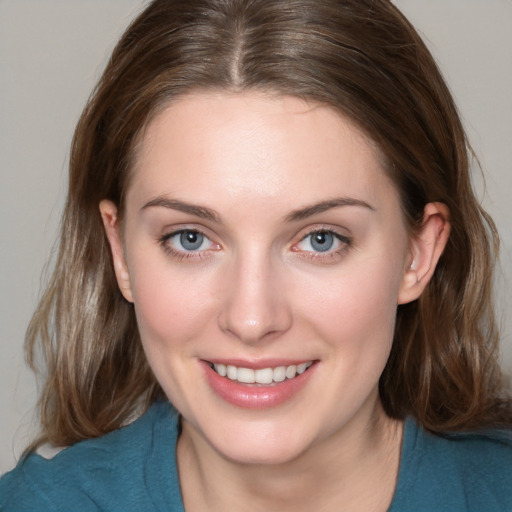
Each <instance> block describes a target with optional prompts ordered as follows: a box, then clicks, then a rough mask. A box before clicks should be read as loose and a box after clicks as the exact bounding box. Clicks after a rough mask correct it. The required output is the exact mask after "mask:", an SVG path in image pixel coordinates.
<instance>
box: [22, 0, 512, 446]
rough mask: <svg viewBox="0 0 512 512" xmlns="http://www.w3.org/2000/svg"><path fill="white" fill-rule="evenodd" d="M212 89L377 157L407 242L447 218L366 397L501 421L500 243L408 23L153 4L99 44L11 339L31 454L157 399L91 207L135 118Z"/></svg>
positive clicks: (222, 3)
mask: <svg viewBox="0 0 512 512" xmlns="http://www.w3.org/2000/svg"><path fill="white" fill-rule="evenodd" d="M212 89H213V90H229V91H232V92H243V91H251V90H260V91H261V90H263V91H271V92H274V93H277V94H282V95H292V96H297V97H300V98H305V99H308V100H312V101H317V102H320V103H322V104H325V105H329V106H331V107H332V108H334V109H336V110H337V111H338V112H339V113H340V114H341V115H343V116H346V117H347V118H349V119H351V120H352V121H353V122H355V123H356V124H357V125H358V126H359V127H360V128H361V129H362V130H363V132H364V133H365V134H366V135H367V136H368V137H369V138H370V139H371V140H373V141H374V143H375V144H376V145H377V146H378V147H379V149H380V151H381V153H382V154H383V155H384V160H385V162H384V163H383V167H384V171H385V172H386V173H388V175H389V176H390V177H391V179H392V180H393V182H394V184H395V186H396V187H397V190H398V191H399V194H400V198H401V204H402V208H403V212H404V217H405V219H406V222H407V225H408V228H409V230H410V232H411V234H412V235H413V234H414V232H415V231H416V230H417V229H418V228H419V226H420V225H421V221H422V216H423V209H424V206H425V205H426V204H427V203H428V202H431V201H440V202H443V203H445V204H446V205H447V206H448V208H449V209H450V222H451V226H452V229H451V236H450V240H449V242H448V245H447V247H446V250H445V252H444V254H443V255H442V257H441V260H440V262H439V264H438V267H437V269H436V272H435V274H434V276H433V278H432V280H431V282H430V283H429V285H428V287H427V289H426V290H425V292H424V293H423V295H422V296H421V297H420V299H419V300H417V301H415V302H413V303H411V304H407V305H403V306H400V307H399V308H398V311H397V322H396V334H395V339H394V343H393V348H392V352H391V355H390V358H389V361H388V364H387V366H386V368H385V370H384V373H383V375H382V377H381V379H380V396H381V400H382V403H383V404H384V408H385V410H386V412H387V414H388V415H390V416H392V417H396V418H403V417H405V416H406V415H412V416H413V417H414V418H415V419H416V420H417V421H418V422H419V423H420V424H421V425H422V426H424V427H425V428H427V429H429V430H431V431H434V432H447V431H453V430H467V429H478V428H482V427H489V426H493V427H496V426H504V425H510V424H512V413H511V409H510V401H509V400H508V399H507V398H506V396H504V392H503V390H502V386H501V376H500V371H499V367H498V364H497V342H498V334H497V330H496V326H495V322H494V318H493V309H492V302H491V295H492V290H491V283H492V270H493V267H494V262H495V254H496V251H497V246H498V239H497V234H496V231H495V227H494V224H493V223H492V221H491V219H490V218H489V217H488V216H487V214H486V213H485V212H484V211H483V210H482V208H481V207H480V206H479V204H478V203H477V201H476V199H475V196H474V193H473V191H472V187H471V183H470V178H469V161H468V154H469V149H468V148H469V147H468V144H467V141H466V136H465V133H464V130H463V128H462V125H461V122H460V119H459V116H458V113H457V110H456V107H455V105H454V102H453V99H452V97H451V95H450V92H449V90H448V88H447V86H446V84H445V82H444V80H443V78H442V76H441V74H440V72H439V70H438V68H437V66H436V64H435V62H434V60H433V58H432V56H431V55H430V53H429V51H428V50H427V48H426V46H425V44H424V43H423V42H422V40H421V38H420V37H419V36H418V34H417V33H416V31H415V30H414V28H413V27H412V26H411V24H410V23H409V22H408V21H407V20H406V19H405V18H404V16H403V15H402V14H401V13H400V12H399V11H398V10H397V8H396V7H394V6H393V4H392V3H391V2H390V1H388V0H322V1H318V0H155V1H153V2H151V3H150V4H149V5H148V6H147V7H146V9H145V10H144V11H143V12H142V13H141V14H140V15H139V16H138V17H137V18H136V19H135V21H134V22H133V23H132V24H131V25H130V26H129V27H128V29H127V30H126V32H125V34H124V35H123V36H122V38H121V40H120V41H119V43H118V45H117V46H116V48H115V49H114V51H113V54H112V57H111V59H110V61H109V63H108V65H107V67H106V69H105V71H104V73H103V76H102V77H101V79H100V81H99V83H98V85H97V87H96V89H95V90H94V91H93V94H92V96H91V98H90V100H89V102H88V104H87V106H86V107H85V109H84V112H83V114H82V116H81V118H80V121H79V123H78V126H77V128H76V132H75V135H74V139H73V143H72V149H71V157H70V171H69V190H68V197H67V202H66V206H65V210H64V214H63V219H62V225H61V238H60V246H59V252H58V256H57V260H56V264H55V269H54V272H53V275H52V277H51V279H50V281H49V284H48V287H47V289H46V292H45V293H44V295H43V297H42V299H41V302H40V305H39V307H38V309H37V311H36V313H35V315H34V317H33V319H32V322H31V324H30V326H29V329H28V332H27V339H26V349H27V354H28V361H29V363H30V364H31V365H32V367H33V368H34V369H37V367H38V364H37V363H38V361H39V362H41V364H42V366H43V368H45V372H44V387H43V389H42V393H41V398H40V402H39V409H40V416H41V423H42V431H41V436H40V437H39V439H38V440H37V441H36V442H35V443H34V446H36V445H37V444H38V443H41V442H45V441H47V442H51V443H53V444H56V445H68V444H71V443H74V442H76V441H78V440H81V439H84V438H90V437H95V436H99V435H102V434H104V433H106V432H108V431H111V430H114V429H116V428H118V427H119V426H121V425H122V424H123V423H125V422H126V421H127V420H128V419H129V418H131V417H133V415H134V414H137V411H139V410H141V409H142V410H144V408H146V407H147V406H148V405H149V404H151V403H152V402H153V401H154V400H156V399H157V398H158V397H160V396H163V392H162V390H161V388H160V386H159V384H158V383H157V382H156V380H155V378H154V376H153V374H152V372H151V369H150V368H149V365H148V363H147V361H146V358H145V355H144V353H143V350H142V347H141V343H140V339H139V334H138V330H137V324H136V321H135V315H134V310H133V305H132V304H130V303H128V302H127V301H125V300H124V298H123V297H122V295H121V293H120V291H119V289H118V287H117V283H116V279H115V276H114V272H113V267H112V263H111V256H110V251H109V247H108V244H107V240H106V237H105V234H104V230H103V225H102V221H101V217H100V213H99V209H98V204H99V202H100V201H101V200H102V199H110V200H112V201H114V202H115V203H116V204H117V205H118V207H119V209H120V212H121V215H122V211H123V200H124V196H125V193H126V190H127V187H128V186H129V183H130V170H131V168H132V162H133V159H134V153H135V152H136V148H137V144H138V142H139V140H140V138H141V136H142V134H143V131H144V129H145V127H146V126H147V124H148V123H149V122H150V121H151V120H152V119H153V118H154V116H155V115H156V114H157V113H158V112H160V111H161V110H162V109H164V108H165V107H166V106H167V105H169V104H170V102H172V101H174V100H175V99H176V98H179V97H180V95H183V94H186V93H188V92H191V91H197V90H212ZM41 359H42V361H41Z"/></svg>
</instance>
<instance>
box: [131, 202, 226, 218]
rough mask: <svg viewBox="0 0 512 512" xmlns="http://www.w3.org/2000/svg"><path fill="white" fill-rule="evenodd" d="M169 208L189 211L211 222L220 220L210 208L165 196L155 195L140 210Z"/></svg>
mask: <svg viewBox="0 0 512 512" xmlns="http://www.w3.org/2000/svg"><path fill="white" fill-rule="evenodd" d="M155 206H156V207H161V208H169V209H170V210H178V211H180V212H184V213H190V214H192V215H195V216H196V217H199V218H201V219H206V220H211V221H213V222H220V215H219V214H218V213H217V212H216V211H215V210H212V209H210V208H206V207H205V206H196V205H193V204H190V203H185V202H183V201H178V200H177V199H169V198H167V197H163V196H159V197H155V198H154V199H152V200H151V201H149V202H148V203H146V204H145V205H144V206H143V207H142V208H141V210H145V209H146V208H153V207H155Z"/></svg>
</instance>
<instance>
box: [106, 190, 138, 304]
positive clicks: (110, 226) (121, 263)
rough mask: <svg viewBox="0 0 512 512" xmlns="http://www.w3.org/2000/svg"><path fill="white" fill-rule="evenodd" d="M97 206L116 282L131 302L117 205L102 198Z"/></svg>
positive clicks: (128, 276) (130, 290)
mask: <svg viewBox="0 0 512 512" xmlns="http://www.w3.org/2000/svg"><path fill="white" fill-rule="evenodd" d="M99 207H100V213H101V218H102V219H103V226H104V227H105V233H106V235H107V238H108V242H109V244H110V251H111V253H112V261H113V264H114V272H115V274H116V279H117V284H118V286H119V289H120V290H121V293H122V294H123V296H124V298H125V299H126V300H127V301H129V302H133V295H132V289H131V283H130V274H129V272H128V265H127V264H126V259H125V257H124V251H123V244H122V242H121V235H120V233H119V223H118V216H117V206H116V205H115V204H114V203H113V202H112V201H109V200H107V199H104V200H103V201H101V202H100V205H99Z"/></svg>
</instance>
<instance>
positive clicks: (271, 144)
mask: <svg viewBox="0 0 512 512" xmlns="http://www.w3.org/2000/svg"><path fill="white" fill-rule="evenodd" d="M382 161H383V159H382V157H381V155H380V153H379V151H378V150H377V148H376V147H375V145H374V144H373V143H372V142H371V141H370V140H368V138H367V137H366V136H365V135H364V134H363V133H362V132H361V130H359V129H358V128H357V127H356V126H355V124H354V123H352V122H350V121H349V120H347V119H346V118H344V117H342V116H341V115H340V114H339V113H338V112H337V111H335V110H334V109H333V108H330V107H327V106H324V105H320V104H317V103H313V102H308V101H305V100H302V99H299V98H296V97H287V96H269V95H265V94H262V93H257V92H250V93H242V94H231V93H227V92H215V93H213V92H208V93H196V94H190V95H186V96H183V97H181V98H179V99H178V100H176V101H175V102H173V103H172V104H170V105H169V106H168V107H167V108H165V109H164V110H163V111H162V112H161V113H159V114H158V115H157V116H156V117H155V118H154V119H153V120H152V121H151V122H150V123H149V125H148V127H147V129H146V130H145V132H144V134H143V137H142V139H141V143H140V145H139V148H138V151H137V155H136V163H135V166H134V169H133V176H132V183H131V186H130V189H129V191H128V196H129V197H130V196H131V197H132V198H136V199H137V198H139V199H140V200H141V201H142V200H143V199H147V198H148V197H151V196H157V195H162V194H170V195H173V196H174V195H179V196H180V198H181V199H184V200H194V201H199V202H202V203H211V202H214V201H215V197H216V196H215V195H216V194H217V197H220V196H222V195H224V194H225V193H226V192H229V193H230V195H231V197H232V198H233V200H235V199H236V198H238V199H240V200H241V201H242V202H244V201H247V200H249V199H250V200H252V201H256V200H257V199H258V198H259V199H260V200H263V201H275V200H276V199H278V198H279V199H282V198H283V197H288V198H289V199H290V200H292V199H293V200H294V201H295V202H297V201H299V202H301V201H303V202H305V203H307V202H312V201H317V200H325V199H326V197H327V198H328V196H329V195H339V194H340V193H347V194H350V195H356V196H357V195H359V196H364V199H365V200H372V201H374V202H377V203H378V202H379V197H378V196H381V195H382V194H383V193H386V194H388V195H389V194H391V195H393V196H395V191H394V187H393V186H392V184H391V182H390V180H389V179H388V178H387V176H386V173H385V172H384V169H383V165H382Z"/></svg>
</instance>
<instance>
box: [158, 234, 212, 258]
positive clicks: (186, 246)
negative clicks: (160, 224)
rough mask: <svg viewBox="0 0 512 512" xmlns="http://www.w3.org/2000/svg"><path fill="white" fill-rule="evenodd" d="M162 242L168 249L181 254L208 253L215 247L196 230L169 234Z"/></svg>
mask: <svg viewBox="0 0 512 512" xmlns="http://www.w3.org/2000/svg"><path fill="white" fill-rule="evenodd" d="M161 242H162V243H163V244H164V245H165V246H166V247H167V248H169V249H172V250H173V251H175V252H179V253H187V252H200V251H206V250H208V249H210V248H211V247H212V245H213V244H212V241H211V240H210V239H209V238H208V237H207V236H206V235H203V234H202V233H200V232H199V231H196V230H194V229H181V230H180V231H175V232H174V233H169V234H168V235H165V236H164V237H163V238H162V239H161Z"/></svg>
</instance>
